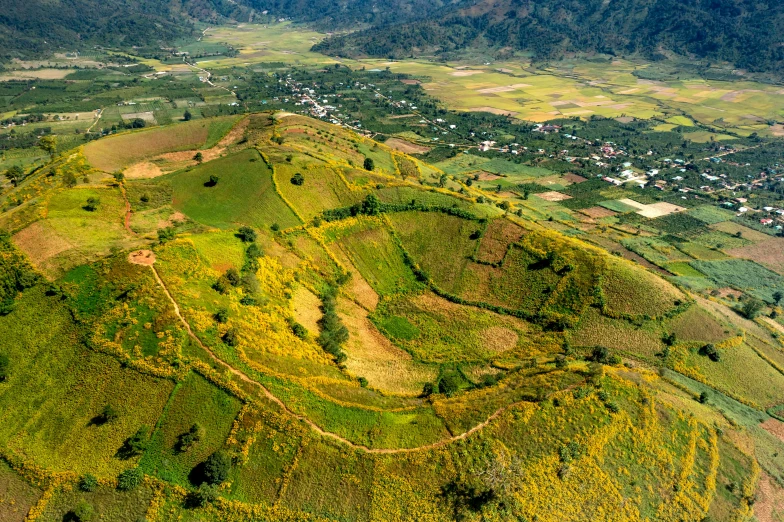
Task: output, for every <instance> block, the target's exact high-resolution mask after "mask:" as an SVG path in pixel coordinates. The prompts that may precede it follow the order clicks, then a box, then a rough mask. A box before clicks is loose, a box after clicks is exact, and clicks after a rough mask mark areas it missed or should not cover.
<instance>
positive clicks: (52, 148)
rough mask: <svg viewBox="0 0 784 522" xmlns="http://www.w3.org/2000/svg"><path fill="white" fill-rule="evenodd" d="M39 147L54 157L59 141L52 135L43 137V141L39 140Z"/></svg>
mask: <svg viewBox="0 0 784 522" xmlns="http://www.w3.org/2000/svg"><path fill="white" fill-rule="evenodd" d="M38 147H40V149H41V150H42V151H44V152H46V153H47V154H49V156H50V157H52V156H54V153H55V152H56V151H57V139H56V138H55V137H54V136H51V135H47V136H41V139H39V140H38Z"/></svg>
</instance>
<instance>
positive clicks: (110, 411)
mask: <svg viewBox="0 0 784 522" xmlns="http://www.w3.org/2000/svg"><path fill="white" fill-rule="evenodd" d="M119 416H120V414H119V413H118V412H117V410H115V409H114V407H113V406H112V405H111V404H107V405H106V406H104V407H103V410H101V415H100V418H101V421H102V422H112V421H114V420H117V417H119Z"/></svg>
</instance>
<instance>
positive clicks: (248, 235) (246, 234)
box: [237, 227, 256, 243]
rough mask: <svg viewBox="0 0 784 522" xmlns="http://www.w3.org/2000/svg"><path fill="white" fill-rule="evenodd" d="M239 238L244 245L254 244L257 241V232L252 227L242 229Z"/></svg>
mask: <svg viewBox="0 0 784 522" xmlns="http://www.w3.org/2000/svg"><path fill="white" fill-rule="evenodd" d="M237 237H238V238H240V239H241V240H242V242H243V243H253V242H254V241H256V231H255V230H254V229H253V228H252V227H240V230H239V232H237Z"/></svg>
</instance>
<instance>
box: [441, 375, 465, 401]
mask: <svg viewBox="0 0 784 522" xmlns="http://www.w3.org/2000/svg"><path fill="white" fill-rule="evenodd" d="M438 391H439V393H443V394H444V395H446V396H447V397H451V396H453V395H454V394H455V393H457V392H458V391H460V379H459V378H458V376H457V374H455V373H446V374H444V375H442V376H441V378H440V379H438Z"/></svg>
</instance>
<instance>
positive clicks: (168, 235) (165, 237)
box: [158, 227, 175, 244]
mask: <svg viewBox="0 0 784 522" xmlns="http://www.w3.org/2000/svg"><path fill="white" fill-rule="evenodd" d="M174 236H175V230H174V227H166V228H159V229H158V242H160V243H161V244H163V243H166V242H167V241H170V240H172V239H174Z"/></svg>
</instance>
